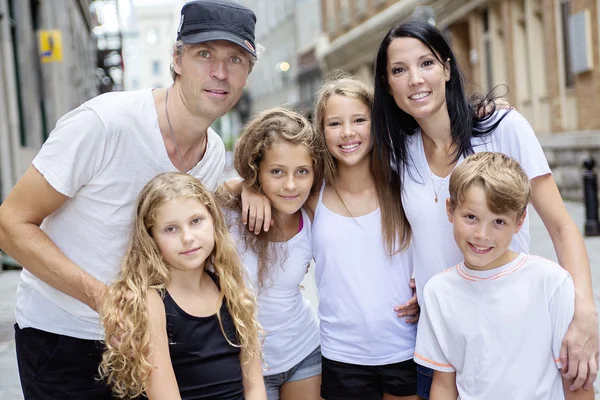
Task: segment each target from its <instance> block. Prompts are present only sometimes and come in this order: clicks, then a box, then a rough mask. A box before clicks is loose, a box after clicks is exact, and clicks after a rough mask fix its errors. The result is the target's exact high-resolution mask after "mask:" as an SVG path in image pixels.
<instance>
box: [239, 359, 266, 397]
mask: <svg viewBox="0 0 600 400" xmlns="http://www.w3.org/2000/svg"><path fill="white" fill-rule="evenodd" d="M242 351H243V350H242ZM243 371H244V378H243V381H242V384H243V385H244V398H245V399H246V400H267V390H266V389H265V380H264V379H263V375H262V367H261V361H260V358H254V359H252V360H250V363H249V364H248V365H245V366H244V367H243Z"/></svg>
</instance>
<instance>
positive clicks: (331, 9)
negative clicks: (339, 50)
mask: <svg viewBox="0 0 600 400" xmlns="http://www.w3.org/2000/svg"><path fill="white" fill-rule="evenodd" d="M325 1H326V2H327V9H326V10H327V32H328V33H329V34H331V35H333V34H335V31H336V29H337V26H336V25H337V24H336V14H337V13H336V12H335V4H334V0H325Z"/></svg>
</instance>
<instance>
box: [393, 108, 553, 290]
mask: <svg viewBox="0 0 600 400" xmlns="http://www.w3.org/2000/svg"><path fill="white" fill-rule="evenodd" d="M507 112H508V115H506V116H505V117H504V119H503V120H502V121H501V122H500V124H499V125H498V127H497V128H496V129H495V130H494V131H493V132H492V133H491V134H489V135H487V136H484V137H473V138H472V139H471V144H472V146H473V151H474V152H475V153H478V152H481V151H493V152H500V153H504V154H506V155H508V156H510V157H512V158H514V159H516V160H517V161H518V162H519V163H520V164H521V166H522V167H523V169H524V170H525V173H526V174H527V176H528V177H529V179H530V180H531V179H534V178H536V177H538V176H542V175H546V174H549V173H551V171H550V167H549V166H548V162H547V161H546V157H545V155H544V152H543V150H542V147H541V146H540V143H539V141H538V140H537V138H536V136H535V133H534V132H533V129H532V128H531V125H529V123H528V122H527V120H526V119H525V118H524V117H523V116H522V115H521V114H519V113H518V112H517V111H515V110H511V111H505V110H501V111H497V112H496V113H495V115H493V116H492V117H491V118H490V120H489V122H487V123H486V124H490V125H491V124H493V123H494V122H495V121H497V120H498V119H499V118H501V116H503V115H504V114H505V113H507ZM408 154H409V155H410V157H411V159H410V160H409V163H408V168H406V169H405V170H404V174H403V185H404V187H403V191H402V204H403V206H404V211H405V213H406V217H407V218H408V221H409V222H410V225H411V228H412V233H413V242H412V245H411V247H412V249H411V250H412V251H411V253H410V254H411V256H412V266H413V268H414V274H415V281H416V284H417V296H418V298H419V301H420V300H421V299H422V298H423V287H424V286H425V284H426V283H427V282H428V281H429V279H431V277H432V276H434V275H435V274H437V273H439V272H441V271H444V270H445V269H447V268H448V267H450V266H451V265H455V264H457V263H459V262H461V261H462V260H463V258H464V257H463V255H462V253H461V252H460V250H459V249H458V246H457V245H456V242H455V241H454V236H453V233H452V224H451V223H450V222H449V221H448V216H447V214H446V199H447V198H448V197H449V196H450V193H449V191H448V184H449V182H450V177H449V176H448V177H446V178H440V177H438V176H436V175H434V174H433V172H432V171H431V169H430V168H429V164H428V163H427V159H426V157H425V151H424V148H423V139H422V136H421V131H420V130H418V131H417V132H416V133H415V134H414V135H413V136H411V137H410V138H409V140H408ZM463 160H464V158H463V157H461V158H460V159H459V161H458V163H459V164H460V163H462V162H463ZM457 165H458V164H457ZM438 190H439V192H438ZM436 192H437V193H438V202H437V203H436V202H435V194H436ZM510 249H511V250H513V251H516V252H524V253H528V252H529V216H526V218H525V222H524V223H523V227H522V228H521V230H520V231H519V233H518V234H516V235H515V236H514V237H513V240H512V243H511V245H510Z"/></svg>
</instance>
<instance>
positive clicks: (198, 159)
mask: <svg viewBox="0 0 600 400" xmlns="http://www.w3.org/2000/svg"><path fill="white" fill-rule="evenodd" d="M169 89H171V88H168V89H167V95H166V97H165V114H167V123H168V124H169V131H171V138H172V139H173V143H175V150H177V155H178V156H179V161H181V166H182V167H183V172H185V173H187V172H188V171H189V170H188V169H187V168H186V166H185V163H184V162H183V157H181V153H180V152H179V146H177V141H176V140H175V133H174V132H173V126H171V119H170V118H169V107H168V104H169ZM207 137H208V132H206V134H205V135H204V138H203V139H202V145H201V146H200V153H199V154H198V158H197V159H196V162H195V163H194V165H196V164H198V163H199V162H200V158H202V153H203V150H204V142H205V141H206V140H207ZM192 168H193V167H192Z"/></svg>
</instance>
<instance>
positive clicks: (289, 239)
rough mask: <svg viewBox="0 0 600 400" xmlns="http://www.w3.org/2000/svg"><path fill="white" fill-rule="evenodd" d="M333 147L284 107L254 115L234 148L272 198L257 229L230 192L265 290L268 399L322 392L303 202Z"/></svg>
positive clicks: (244, 245) (238, 230) (231, 210)
mask: <svg viewBox="0 0 600 400" xmlns="http://www.w3.org/2000/svg"><path fill="white" fill-rule="evenodd" d="M326 151H327V150H326V149H325V144H324V141H323V138H322V137H319V136H317V135H316V134H315V132H314V130H313V129H312V126H311V125H310V123H309V122H308V120H307V119H306V118H304V117H303V116H301V115H300V114H298V113H296V112H293V111H290V110H287V109H285V108H281V107H277V108H272V109H269V110H266V111H264V112H262V113H260V114H258V115H257V116H255V117H254V118H253V119H252V120H251V121H250V122H249V123H248V124H247V125H246V126H245V128H244V130H243V132H242V135H241V137H240V139H239V140H238V142H237V144H236V147H235V156H234V160H235V169H236V170H237V172H238V174H239V175H240V177H242V178H243V179H244V180H245V182H246V183H247V184H248V185H249V186H250V187H251V188H253V189H254V190H255V191H257V192H260V193H262V194H264V195H265V196H266V197H267V198H268V199H269V201H270V203H271V205H272V216H273V222H274V223H273V225H272V226H271V229H270V230H269V231H268V232H262V233H260V234H259V235H255V234H254V233H253V232H250V231H249V230H247V229H246V228H245V227H244V226H243V222H242V218H241V214H242V201H241V196H234V197H228V198H227V199H226V209H228V210H226V213H227V215H228V216H230V217H231V220H232V221H231V222H232V224H231V225H232V226H231V232H232V233H233V235H234V237H235V238H236V242H237V244H238V250H239V253H240V255H241V257H242V262H243V263H244V265H245V266H246V268H247V269H248V271H249V273H250V276H251V278H252V285H253V286H254V289H255V291H256V293H257V295H258V317H259V320H260V322H261V324H262V326H263V329H264V331H265V337H264V342H263V352H264V360H265V364H266V366H267V368H266V369H265V370H264V372H263V374H264V380H265V385H266V388H267V395H268V399H269V400H277V399H282V400H294V399H297V400H318V399H319V398H320V397H319V388H320V383H321V353H320V351H319V325H318V321H317V317H316V315H315V313H314V312H313V311H312V308H311V306H310V304H309V302H308V300H307V299H305V298H303V296H302V293H301V291H300V289H301V288H300V284H301V282H302V280H303V278H304V275H305V274H306V272H307V268H308V265H309V263H310V260H311V259H312V258H313V253H312V247H311V237H312V235H311V222H310V219H309V218H308V216H307V214H306V212H305V211H304V210H302V208H301V207H302V205H303V204H304V202H305V201H306V199H307V198H308V196H309V195H310V193H311V192H312V191H314V190H315V189H317V188H318V187H320V184H321V182H322V180H323V179H322V177H323V169H324V166H323V158H324V153H325V152H326ZM222 193H224V192H222Z"/></svg>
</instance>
